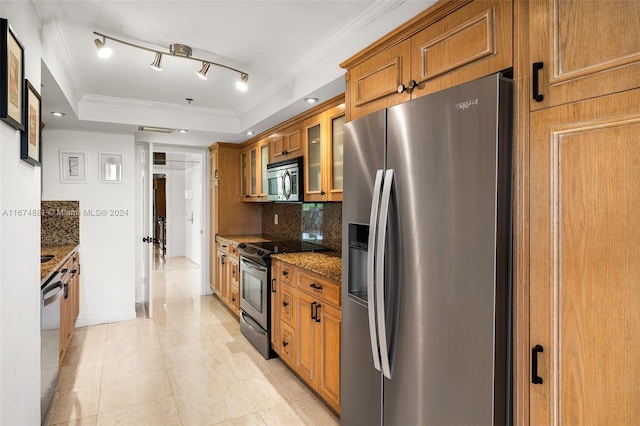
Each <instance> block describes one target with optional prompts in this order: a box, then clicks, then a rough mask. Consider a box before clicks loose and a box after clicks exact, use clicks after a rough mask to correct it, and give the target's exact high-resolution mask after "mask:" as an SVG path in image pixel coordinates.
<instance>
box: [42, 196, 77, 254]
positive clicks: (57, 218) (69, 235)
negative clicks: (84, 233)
mask: <svg viewBox="0 0 640 426" xmlns="http://www.w3.org/2000/svg"><path fill="white" fill-rule="evenodd" d="M41 207H42V213H41V215H40V225H41V227H42V229H41V232H40V245H42V246H53V245H64V244H78V243H80V202H79V201H42V205H41Z"/></svg>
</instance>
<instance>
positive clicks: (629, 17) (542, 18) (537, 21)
mask: <svg viewBox="0 0 640 426" xmlns="http://www.w3.org/2000/svg"><path fill="white" fill-rule="evenodd" d="M639 23H640V2H638V1H627V0H617V1H610V0H607V1H602V0H594V1H581V0H534V1H530V2H529V34H530V37H529V52H530V54H529V57H530V62H529V64H528V65H529V72H531V82H532V86H533V87H532V90H531V99H530V105H531V109H532V110H538V109H542V108H546V107H550V106H554V105H560V104H564V103H568V102H573V101H578V100H582V99H589V98H593V97H596V96H601V95H605V94H609V93H615V92H620V91H623V90H628V89H632V88H635V87H638V86H640V36H639V35H638V34H639V33H638V24H639ZM536 80H537V82H536ZM536 83H537V84H536ZM536 89H537V90H536ZM536 94H537V95H539V96H537V100H536V99H535V98H536Z"/></svg>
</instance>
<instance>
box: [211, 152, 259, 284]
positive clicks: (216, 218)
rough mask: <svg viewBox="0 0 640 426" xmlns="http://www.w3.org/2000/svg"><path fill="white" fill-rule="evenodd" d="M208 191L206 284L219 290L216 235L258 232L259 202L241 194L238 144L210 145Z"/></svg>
mask: <svg viewBox="0 0 640 426" xmlns="http://www.w3.org/2000/svg"><path fill="white" fill-rule="evenodd" d="M209 151H210V152H209V160H210V163H209V167H210V169H209V173H210V176H209V185H210V187H209V191H210V216H209V221H210V249H209V267H210V270H209V287H210V288H211V290H213V291H214V292H215V291H216V288H217V289H218V291H220V287H221V283H218V282H217V280H218V277H219V276H220V274H219V273H218V265H220V262H219V259H218V257H217V251H218V250H217V246H216V239H217V236H218V235H220V234H222V235H233V234H260V233H261V232H262V209H261V207H260V206H259V205H255V204H252V203H243V202H241V200H240V197H238V194H240V189H241V186H240V183H241V182H240V173H238V164H239V163H240V147H239V146H238V145H237V144H227V143H216V144H214V145H212V146H210V147H209Z"/></svg>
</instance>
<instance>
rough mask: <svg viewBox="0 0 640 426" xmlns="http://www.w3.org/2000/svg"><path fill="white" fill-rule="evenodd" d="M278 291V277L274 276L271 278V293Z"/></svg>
mask: <svg viewBox="0 0 640 426" xmlns="http://www.w3.org/2000/svg"><path fill="white" fill-rule="evenodd" d="M275 292H276V279H275V278H273V279H272V280H271V293H275Z"/></svg>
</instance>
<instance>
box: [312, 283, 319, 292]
mask: <svg viewBox="0 0 640 426" xmlns="http://www.w3.org/2000/svg"><path fill="white" fill-rule="evenodd" d="M309 287H311V288H312V289H314V290H316V291H322V286H321V285H318V284H316V283H311V284H309Z"/></svg>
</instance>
